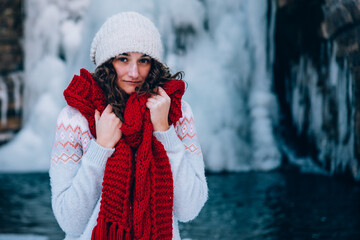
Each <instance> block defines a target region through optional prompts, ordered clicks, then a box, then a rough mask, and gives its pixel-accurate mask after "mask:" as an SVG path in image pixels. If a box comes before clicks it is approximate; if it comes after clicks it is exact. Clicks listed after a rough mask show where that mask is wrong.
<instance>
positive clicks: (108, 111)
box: [103, 104, 113, 113]
mask: <svg viewBox="0 0 360 240" xmlns="http://www.w3.org/2000/svg"><path fill="white" fill-rule="evenodd" d="M112 111H113V109H112V106H111V105H110V104H108V105H107V106H106V108H105V109H104V112H105V113H112ZM104 112H103V113H104Z"/></svg>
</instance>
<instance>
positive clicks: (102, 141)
mask: <svg viewBox="0 0 360 240" xmlns="http://www.w3.org/2000/svg"><path fill="white" fill-rule="evenodd" d="M121 125H122V122H121V121H120V119H119V118H118V117H117V116H116V115H115V113H113V109H112V107H111V105H110V104H108V105H107V106H106V108H105V110H104V112H103V113H102V114H101V116H100V112H99V111H98V110H95V127H96V136H97V138H96V142H97V143H98V144H99V145H101V146H102V147H105V148H113V147H114V146H115V145H116V144H117V142H118V141H119V140H120V138H121V135H122V132H121V130H120V127H121Z"/></svg>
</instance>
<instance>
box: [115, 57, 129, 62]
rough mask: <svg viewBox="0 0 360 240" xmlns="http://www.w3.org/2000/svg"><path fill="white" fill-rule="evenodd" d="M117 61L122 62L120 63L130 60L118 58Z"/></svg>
mask: <svg viewBox="0 0 360 240" xmlns="http://www.w3.org/2000/svg"><path fill="white" fill-rule="evenodd" d="M116 60H118V61H120V62H127V61H128V59H127V58H126V57H117V58H116Z"/></svg>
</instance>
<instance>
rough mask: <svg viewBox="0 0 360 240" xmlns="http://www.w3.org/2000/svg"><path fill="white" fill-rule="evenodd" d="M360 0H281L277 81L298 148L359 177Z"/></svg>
mask: <svg viewBox="0 0 360 240" xmlns="http://www.w3.org/2000/svg"><path fill="white" fill-rule="evenodd" d="M359 20H360V1H359V0H325V1H321V0H307V1H303V0H278V15H277V27H276V49H277V50H276V59H275V71H274V76H275V80H274V87H275V89H276V91H277V94H278V98H279V102H280V106H281V112H282V115H283V124H282V126H284V127H283V128H282V129H280V135H281V137H282V138H283V140H284V142H285V143H286V144H287V145H288V146H289V147H290V148H291V149H293V150H294V151H295V152H296V156H297V157H302V156H304V157H308V156H310V157H311V158H312V160H313V161H314V162H315V163H316V164H317V165H318V166H320V167H321V168H322V169H325V170H326V171H328V172H330V173H332V174H345V175H352V176H353V177H354V178H355V179H356V180H360V98H359V97H358V96H359V94H360V84H359V82H360V51H359V43H358V42H359V39H360V25H359V24H358V23H359Z"/></svg>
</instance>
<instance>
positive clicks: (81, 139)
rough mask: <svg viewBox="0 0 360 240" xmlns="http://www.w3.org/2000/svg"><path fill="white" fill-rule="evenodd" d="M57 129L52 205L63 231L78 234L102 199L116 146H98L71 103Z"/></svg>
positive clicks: (70, 234) (52, 156)
mask: <svg viewBox="0 0 360 240" xmlns="http://www.w3.org/2000/svg"><path fill="white" fill-rule="evenodd" d="M55 131H56V134H55V142H54V145H53V149H52V154H51V166H50V172H49V173H50V183H51V192H52V207H53V211H54V215H55V217H56V219H57V221H58V223H59V225H60V227H61V228H62V229H63V231H64V232H65V233H66V234H67V235H68V236H71V237H78V236H80V235H81V234H82V233H83V231H84V229H85V227H86V225H87V224H88V221H89V218H90V216H91V215H92V213H93V211H94V207H95V205H96V203H97V201H98V200H99V198H100V195H101V189H102V179H103V175H104V170H105V165H106V161H107V159H108V157H110V156H111V155H112V153H113V152H114V149H106V148H103V147H101V146H100V145H98V144H97V143H96V141H95V140H94V139H93V136H92V135H91V133H90V130H89V126H88V122H87V120H86V119H85V117H83V116H82V115H81V113H80V112H79V111H78V110H76V109H75V108H72V107H69V106H66V107H65V108H64V109H63V110H62V111H61V113H60V114H59V117H58V120H57V125H56V130H55Z"/></svg>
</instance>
